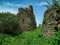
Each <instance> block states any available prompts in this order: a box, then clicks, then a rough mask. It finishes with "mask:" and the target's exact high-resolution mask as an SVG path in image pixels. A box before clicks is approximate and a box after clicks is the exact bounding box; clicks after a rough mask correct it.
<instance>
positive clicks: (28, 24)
mask: <svg viewBox="0 0 60 45" xmlns="http://www.w3.org/2000/svg"><path fill="white" fill-rule="evenodd" d="M18 10H19V12H18V17H19V27H18V30H20V31H21V32H23V31H30V30H33V29H35V28H36V21H35V16H34V14H33V7H32V6H30V7H29V8H25V9H23V8H19V9H18Z"/></svg>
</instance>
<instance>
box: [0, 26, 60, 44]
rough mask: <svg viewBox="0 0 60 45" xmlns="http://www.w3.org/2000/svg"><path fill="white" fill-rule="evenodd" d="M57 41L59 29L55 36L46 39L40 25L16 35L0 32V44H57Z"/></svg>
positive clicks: (59, 35)
mask: <svg viewBox="0 0 60 45" xmlns="http://www.w3.org/2000/svg"><path fill="white" fill-rule="evenodd" d="M59 41H60V31H58V32H57V33H56V35H55V36H53V37H50V38H47V39H46V38H45V37H43V36H42V28H41V27H38V28H37V29H35V30H33V31H27V32H23V33H22V34H19V35H16V36H11V35H7V34H3V33H0V45H58V43H59Z"/></svg>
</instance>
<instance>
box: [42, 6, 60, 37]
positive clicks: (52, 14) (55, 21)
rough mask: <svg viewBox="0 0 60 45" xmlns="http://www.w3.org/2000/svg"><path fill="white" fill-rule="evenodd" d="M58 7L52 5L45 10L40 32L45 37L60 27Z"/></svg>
mask: <svg viewBox="0 0 60 45" xmlns="http://www.w3.org/2000/svg"><path fill="white" fill-rule="evenodd" d="M59 10H60V9H59V8H57V7H53V8H51V9H49V10H47V11H46V12H45V15H44V20H43V25H42V33H43V35H44V36H45V37H50V36H52V35H54V34H55V32H56V31H58V30H59V29H60V14H59V12H60V11H59Z"/></svg>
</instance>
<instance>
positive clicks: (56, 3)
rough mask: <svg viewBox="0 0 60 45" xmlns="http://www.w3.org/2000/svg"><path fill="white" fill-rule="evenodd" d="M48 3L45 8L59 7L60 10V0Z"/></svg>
mask: <svg viewBox="0 0 60 45" xmlns="http://www.w3.org/2000/svg"><path fill="white" fill-rule="evenodd" d="M46 2H47V5H44V6H45V7H47V8H48V9H50V8H52V7H54V6H56V7H59V8H60V1H59V0H52V3H51V2H48V1H46Z"/></svg>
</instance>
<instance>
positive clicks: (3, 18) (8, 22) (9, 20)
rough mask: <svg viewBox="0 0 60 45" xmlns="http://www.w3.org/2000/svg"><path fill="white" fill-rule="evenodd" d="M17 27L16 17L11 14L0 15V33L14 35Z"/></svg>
mask: <svg viewBox="0 0 60 45" xmlns="http://www.w3.org/2000/svg"><path fill="white" fill-rule="evenodd" d="M17 27H18V21H17V16H15V15H14V14H11V13H0V32H3V33H7V34H12V33H16V30H17Z"/></svg>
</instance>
